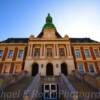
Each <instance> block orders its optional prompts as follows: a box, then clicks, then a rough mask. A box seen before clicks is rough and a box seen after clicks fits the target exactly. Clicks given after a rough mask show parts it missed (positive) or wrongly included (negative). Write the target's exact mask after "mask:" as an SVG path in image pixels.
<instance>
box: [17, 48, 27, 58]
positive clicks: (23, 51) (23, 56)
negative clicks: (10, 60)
mask: <svg viewBox="0 0 100 100" xmlns="http://www.w3.org/2000/svg"><path fill="white" fill-rule="evenodd" d="M20 50H23V58H24V53H25V50H24V49H18V52H17V58H18V59H23V58H20V57H18V55H19V51H20Z"/></svg>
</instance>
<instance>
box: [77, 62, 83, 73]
mask: <svg viewBox="0 0 100 100" xmlns="http://www.w3.org/2000/svg"><path fill="white" fill-rule="evenodd" d="M78 70H79V72H80V73H84V69H83V64H82V63H80V64H78Z"/></svg>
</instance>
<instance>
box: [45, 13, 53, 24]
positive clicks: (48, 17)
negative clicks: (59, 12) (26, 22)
mask: <svg viewBox="0 0 100 100" xmlns="http://www.w3.org/2000/svg"><path fill="white" fill-rule="evenodd" d="M46 23H52V17H51V16H50V13H48V16H47V17H46Z"/></svg>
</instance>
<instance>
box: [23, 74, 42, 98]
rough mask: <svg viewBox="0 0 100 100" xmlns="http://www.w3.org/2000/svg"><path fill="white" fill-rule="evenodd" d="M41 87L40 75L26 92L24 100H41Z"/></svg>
mask: <svg viewBox="0 0 100 100" xmlns="http://www.w3.org/2000/svg"><path fill="white" fill-rule="evenodd" d="M39 87H40V74H37V75H36V76H35V77H34V79H33V80H32V82H31V84H30V85H29V87H28V88H27V90H25V91H24V94H23V98H24V100H36V99H37V98H39V97H38V96H39Z"/></svg>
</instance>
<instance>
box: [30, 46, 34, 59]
mask: <svg viewBox="0 0 100 100" xmlns="http://www.w3.org/2000/svg"><path fill="white" fill-rule="evenodd" d="M32 46H33V45H32V44H31V45H30V57H32Z"/></svg>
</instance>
